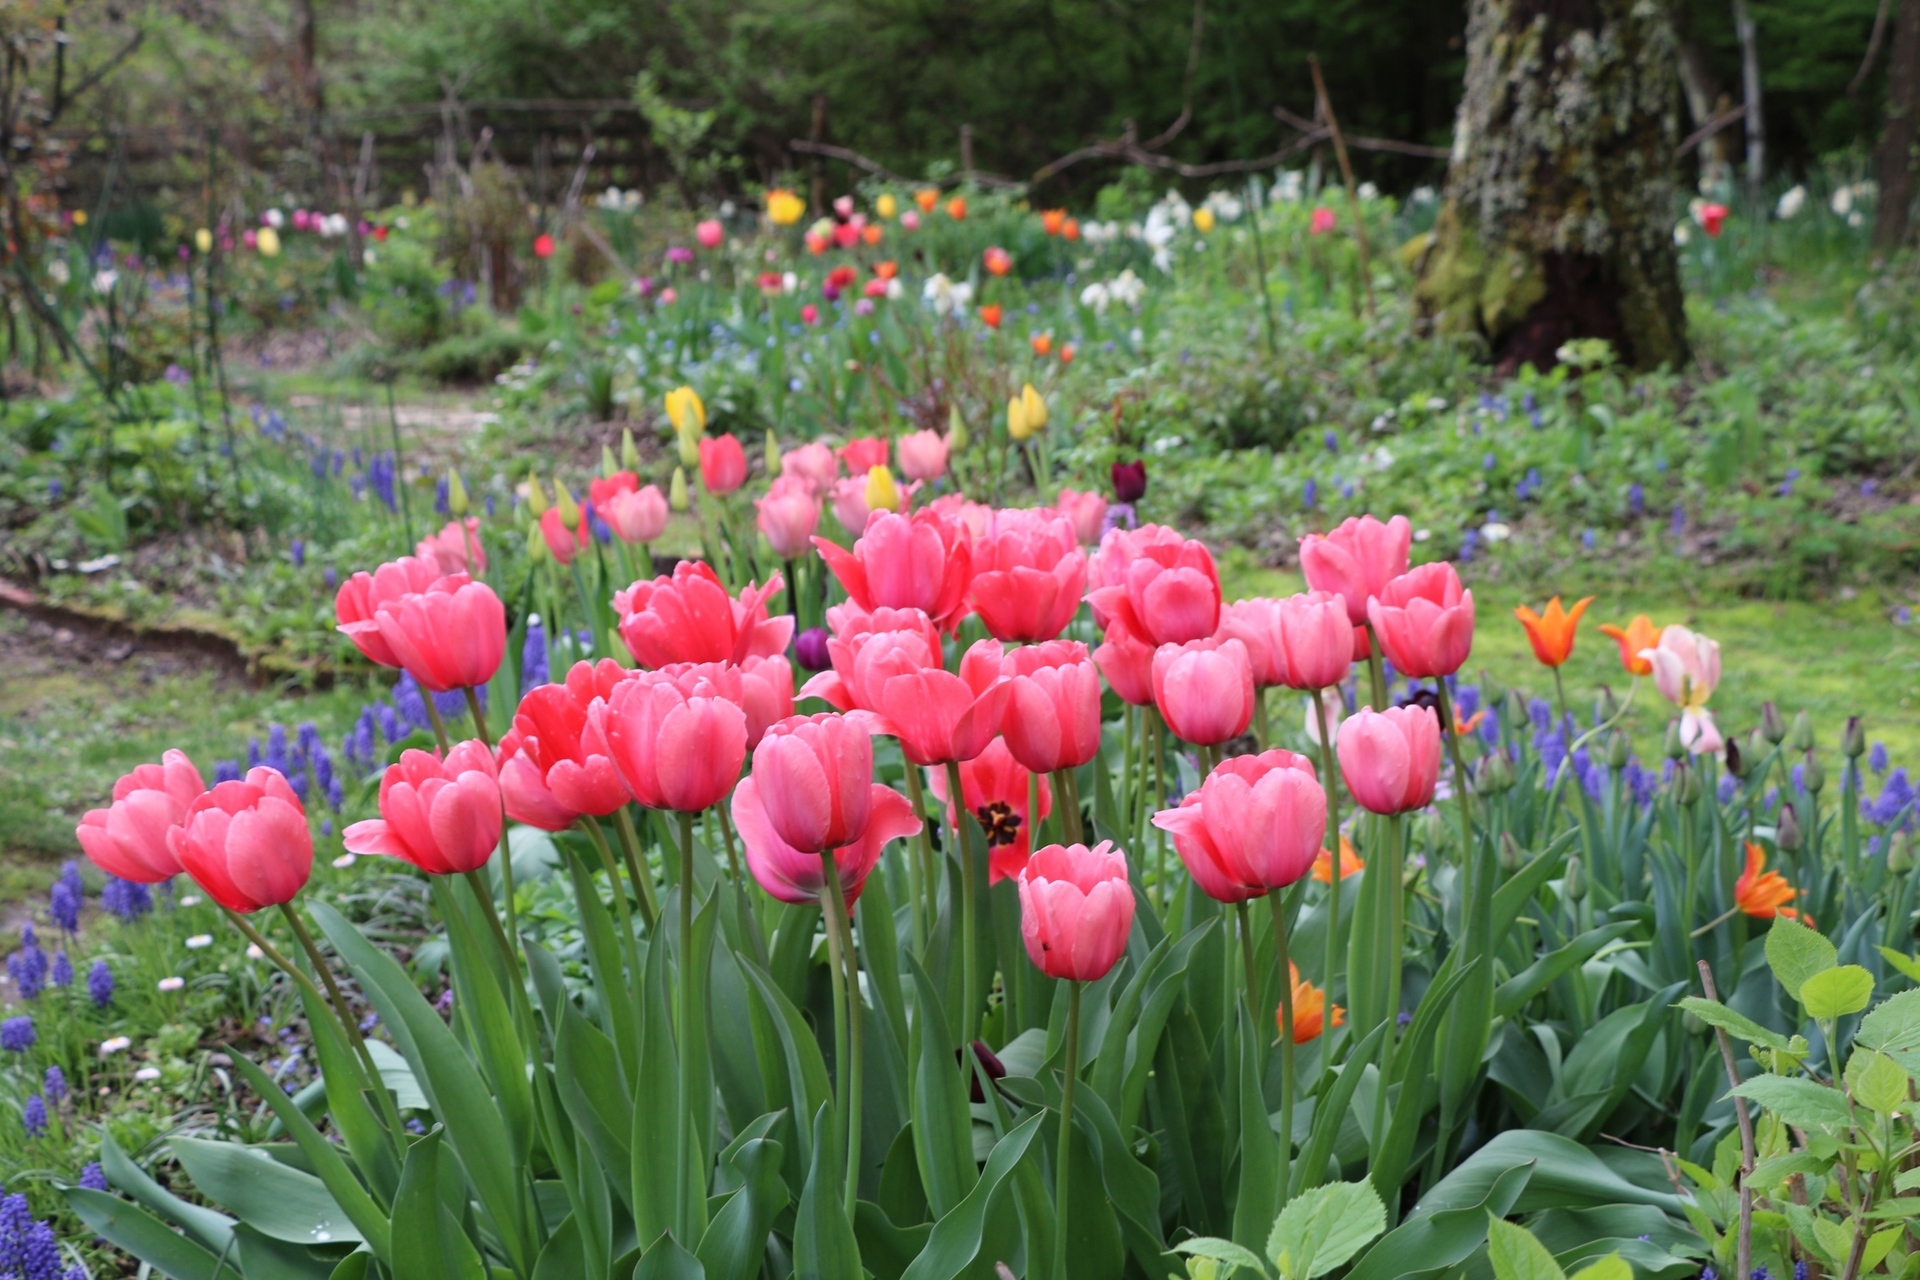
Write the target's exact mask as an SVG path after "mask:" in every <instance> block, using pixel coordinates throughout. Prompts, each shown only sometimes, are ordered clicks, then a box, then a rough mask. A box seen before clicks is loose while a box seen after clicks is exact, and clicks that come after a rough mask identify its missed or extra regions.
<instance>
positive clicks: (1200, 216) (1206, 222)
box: [1193, 206, 1213, 235]
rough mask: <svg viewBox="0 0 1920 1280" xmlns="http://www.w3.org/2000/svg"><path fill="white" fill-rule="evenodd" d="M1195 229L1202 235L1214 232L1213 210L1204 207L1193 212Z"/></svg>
mask: <svg viewBox="0 0 1920 1280" xmlns="http://www.w3.org/2000/svg"><path fill="white" fill-rule="evenodd" d="M1193 229H1194V230H1195V231H1198V232H1199V233H1200V234H1201V235H1205V234H1207V232H1209V231H1211V230H1213V210H1211V209H1208V208H1205V207H1204V206H1203V207H1201V208H1198V209H1195V210H1194V211H1193Z"/></svg>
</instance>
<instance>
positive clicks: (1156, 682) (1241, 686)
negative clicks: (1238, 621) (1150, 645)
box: [1153, 639, 1254, 747]
mask: <svg viewBox="0 0 1920 1280" xmlns="http://www.w3.org/2000/svg"><path fill="white" fill-rule="evenodd" d="M1253 700H1254V692H1253V664H1252V663H1251V662H1250V661H1249V660H1248V658H1247V647H1246V646H1245V645H1243V644H1241V643H1240V642H1239V641H1238V640H1212V639H1208V640H1194V641H1190V642H1188V643H1187V644H1177V645H1176V644H1165V645H1161V646H1160V648H1159V649H1157V650H1155V651H1154V655H1153V704H1154V706H1156V707H1158V708H1159V709H1160V714H1161V716H1162V717H1164V718H1165V719H1166V722H1167V728H1169V729H1171V730H1172V731H1173V733H1174V736H1175V737H1177V738H1181V739H1183V740H1184V741H1187V742H1191V743H1193V744H1194V745H1195V746H1200V747H1214V746H1219V745H1220V744H1221V743H1223V742H1229V741H1231V740H1233V739H1234V738H1237V737H1239V736H1240V735H1241V734H1243V733H1245V732H1246V731H1247V726H1248V725H1249V724H1251V723H1252V722H1253Z"/></svg>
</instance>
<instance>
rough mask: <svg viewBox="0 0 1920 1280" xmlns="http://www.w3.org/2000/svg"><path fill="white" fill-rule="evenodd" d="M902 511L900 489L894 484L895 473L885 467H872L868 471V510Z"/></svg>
mask: <svg viewBox="0 0 1920 1280" xmlns="http://www.w3.org/2000/svg"><path fill="white" fill-rule="evenodd" d="M899 509H900V489H899V486H897V485H895V484H894V483H893V472H891V471H889V470H887V469H886V468H885V467H870V468H868V470H867V510H869V511H898V510H899Z"/></svg>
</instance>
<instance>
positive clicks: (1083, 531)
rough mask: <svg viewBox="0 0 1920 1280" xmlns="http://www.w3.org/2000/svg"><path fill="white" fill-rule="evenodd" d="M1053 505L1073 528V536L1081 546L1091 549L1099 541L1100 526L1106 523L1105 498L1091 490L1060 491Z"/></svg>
mask: <svg viewBox="0 0 1920 1280" xmlns="http://www.w3.org/2000/svg"><path fill="white" fill-rule="evenodd" d="M1054 505H1055V506H1056V507H1057V508H1058V509H1059V512H1060V514H1061V515H1063V516H1065V517H1066V518H1067V523H1068V524H1070V525H1072V526H1073V536H1074V537H1076V538H1078V539H1079V540H1080V545H1081V546H1083V547H1091V546H1094V545H1096V544H1097V543H1098V542H1099V541H1100V534H1101V530H1102V526H1104V525H1105V524H1106V522H1107V500H1106V499H1105V498H1103V497H1101V496H1100V495H1099V494H1098V493H1095V492H1094V491H1093V490H1091V489H1089V490H1087V491H1086V492H1085V493H1080V492H1078V491H1076V490H1073V489H1062V490H1060V497H1059V498H1058V500H1056V502H1055V503H1054Z"/></svg>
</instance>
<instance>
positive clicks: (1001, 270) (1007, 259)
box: [980, 244, 1013, 276]
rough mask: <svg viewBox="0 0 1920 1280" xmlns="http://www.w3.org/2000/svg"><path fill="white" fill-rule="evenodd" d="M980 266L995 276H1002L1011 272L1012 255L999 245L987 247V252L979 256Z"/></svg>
mask: <svg viewBox="0 0 1920 1280" xmlns="http://www.w3.org/2000/svg"><path fill="white" fill-rule="evenodd" d="M980 264H981V265H982V266H984V267H985V268H986V269H987V271H988V272H989V273H990V274H992V275H996V276H1003V275H1005V274H1007V272H1009V271H1011V270H1013V255H1012V254H1010V253H1008V252H1007V251H1006V250H1005V249H1002V248H1001V247H1000V246H999V245H997V244H995V245H988V246H987V251H986V252H985V253H983V254H981V255H980Z"/></svg>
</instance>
